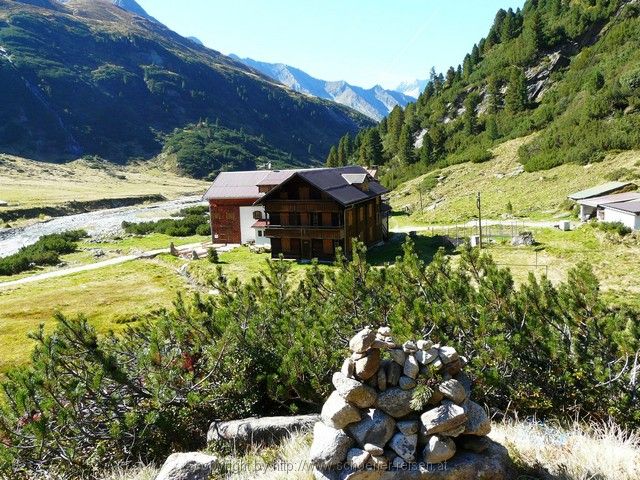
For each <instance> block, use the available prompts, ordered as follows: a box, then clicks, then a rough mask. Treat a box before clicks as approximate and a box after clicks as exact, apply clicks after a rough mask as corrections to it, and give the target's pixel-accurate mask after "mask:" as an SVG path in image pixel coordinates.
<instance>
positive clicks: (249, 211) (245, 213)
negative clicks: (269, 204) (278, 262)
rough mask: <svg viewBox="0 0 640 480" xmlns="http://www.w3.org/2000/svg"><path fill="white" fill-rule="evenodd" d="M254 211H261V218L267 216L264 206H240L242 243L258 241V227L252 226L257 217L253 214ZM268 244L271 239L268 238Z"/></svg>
mask: <svg viewBox="0 0 640 480" xmlns="http://www.w3.org/2000/svg"><path fill="white" fill-rule="evenodd" d="M253 212H260V213H261V214H262V215H261V218H264V217H265V213H264V207H262V206H254V207H240V239H241V241H242V243H243V244H244V243H250V242H256V243H257V239H256V229H255V228H251V227H252V225H253V224H254V223H256V221H257V220H256V219H255V218H254V216H253ZM267 245H270V242H269V239H267Z"/></svg>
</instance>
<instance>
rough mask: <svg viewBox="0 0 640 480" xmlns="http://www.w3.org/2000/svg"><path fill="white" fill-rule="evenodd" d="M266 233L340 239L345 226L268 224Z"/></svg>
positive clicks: (268, 234)
mask: <svg viewBox="0 0 640 480" xmlns="http://www.w3.org/2000/svg"><path fill="white" fill-rule="evenodd" d="M264 233H265V235H266V236H267V237H270V238H304V239H313V238H315V239H326V240H340V239H343V238H344V228H343V227H314V226H311V225H300V226H294V225H275V226H271V225H270V226H268V227H267V228H266V230H265V232H264Z"/></svg>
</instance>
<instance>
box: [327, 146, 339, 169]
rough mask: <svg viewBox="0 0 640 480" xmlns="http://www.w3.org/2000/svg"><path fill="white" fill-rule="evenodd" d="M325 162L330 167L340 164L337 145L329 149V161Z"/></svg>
mask: <svg viewBox="0 0 640 480" xmlns="http://www.w3.org/2000/svg"><path fill="white" fill-rule="evenodd" d="M325 163H326V165H327V167H330V168H333V167H337V166H338V152H337V150H336V146H335V145H334V146H332V147H331V150H329V155H328V156H327V161H326V162H325Z"/></svg>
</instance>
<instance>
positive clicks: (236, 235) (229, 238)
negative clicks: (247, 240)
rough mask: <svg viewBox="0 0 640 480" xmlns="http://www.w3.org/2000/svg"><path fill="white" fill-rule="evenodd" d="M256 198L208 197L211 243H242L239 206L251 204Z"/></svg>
mask: <svg viewBox="0 0 640 480" xmlns="http://www.w3.org/2000/svg"><path fill="white" fill-rule="evenodd" d="M256 200H257V198H233V199H210V200H209V211H210V213H211V237H212V240H213V243H242V242H241V231H240V207H247V206H251V205H253V203H254V202H255V201H256Z"/></svg>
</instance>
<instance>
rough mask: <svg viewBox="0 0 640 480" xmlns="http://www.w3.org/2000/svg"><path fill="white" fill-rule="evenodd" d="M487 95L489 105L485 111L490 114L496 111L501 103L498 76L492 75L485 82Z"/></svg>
mask: <svg viewBox="0 0 640 480" xmlns="http://www.w3.org/2000/svg"><path fill="white" fill-rule="evenodd" d="M487 95H489V106H488V109H487V112H488V113H490V114H495V113H498V110H499V109H500V105H501V103H502V98H501V97H502V95H501V93H500V81H499V80H498V77H497V76H495V75H492V76H491V77H489V82H488V83H487Z"/></svg>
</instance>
